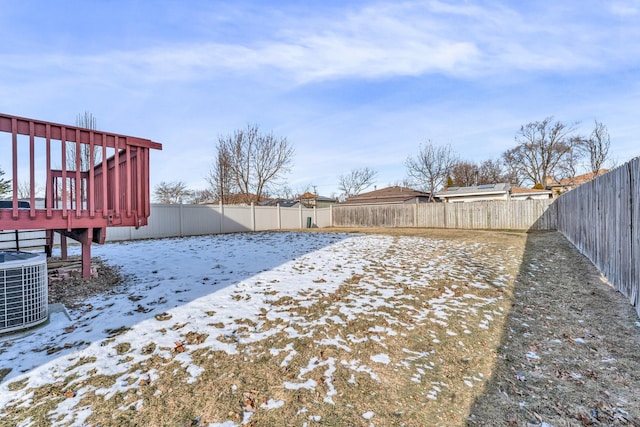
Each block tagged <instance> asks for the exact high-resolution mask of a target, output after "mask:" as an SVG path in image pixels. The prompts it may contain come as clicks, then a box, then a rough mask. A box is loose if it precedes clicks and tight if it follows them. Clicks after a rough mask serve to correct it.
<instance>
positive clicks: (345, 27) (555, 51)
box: [2, 1, 640, 84]
mask: <svg viewBox="0 0 640 427" xmlns="http://www.w3.org/2000/svg"><path fill="white" fill-rule="evenodd" d="M611 8H612V10H613V11H614V12H616V13H619V14H626V15H629V14H631V13H632V12H633V10H635V9H637V7H636V5H635V4H631V5H630V6H628V7H626V8H624V7H623V6H622V4H617V5H613V6H611ZM291 18H292V17H285V18H281V19H287V20H290V19H291ZM296 19H297V20H299V22H298V23H297V25H296V26H295V27H294V28H289V29H288V30H287V31H286V32H285V31H280V32H268V33H265V32H263V31H262V30H261V29H257V30H256V31H255V32H254V33H252V34H253V37H254V38H253V39H251V34H249V35H248V36H247V40H244V41H243V42H242V43H241V44H239V43H228V42H225V41H224V40H205V41H202V40H199V41H194V42H181V43H173V42H170V41H164V42H161V43H159V44H158V43H156V44H155V46H154V47H150V48H142V49H136V50H132V51H124V50H113V51H111V50H103V51H101V52H97V53H94V54H91V55H77V54H65V53H61V54H55V55H42V56H40V57H39V61H38V64H33V63H30V61H29V60H27V59H26V58H21V57H20V55H17V57H16V55H13V56H12V57H6V56H4V57H3V58H2V59H3V62H5V63H14V64H19V65H16V66H17V67H20V68H27V69H29V68H31V69H35V67H38V68H39V69H42V68H45V69H58V70H61V71H65V72H68V73H72V74H76V75H81V76H94V77H96V76H98V77H97V78H98V79H101V80H103V79H105V78H106V76H112V78H129V79H135V80H137V81H141V82H151V83H153V82H157V81H189V80H196V81H197V80H206V79H212V78H216V77H217V76H219V75H221V74H226V73H241V74H244V75H260V76H261V77H265V76H264V73H270V74H271V75H272V76H273V77H274V78H275V79H282V80H284V81H286V82H287V83H289V84H290V83H291V82H292V81H293V82H296V83H297V84H304V83H310V82H318V81H325V80H335V79H342V78H346V79H349V78H365V79H377V78H388V77H395V76H419V75H425V74H427V75H428V74H443V75H448V76H454V77H456V76H457V77H464V78H476V77H486V76H489V75H495V74H498V75H500V74H505V73H509V72H512V71H514V70H515V71H521V72H522V71H526V72H536V71H551V72H559V71H574V70H580V69H584V68H585V67H588V68H590V69H594V68H595V69H597V68H604V67H605V65H606V66H607V67H610V66H611V64H610V62H609V60H610V59H612V58H616V60H623V55H620V54H619V51H621V50H623V49H624V50H625V54H626V55H625V56H624V57H626V58H629V55H634V54H635V55H636V56H637V54H638V53H639V49H640V48H639V47H638V46H637V43H633V41H634V40H633V39H632V40H628V42H627V43H628V44H626V45H625V46H624V48H623V47H618V48H617V49H614V48H613V46H612V45H611V43H612V41H615V40H616V39H617V38H618V37H617V35H621V34H623V33H625V34H627V35H628V34H629V33H631V34H633V33H632V32H633V31H634V30H633V29H629V28H626V27H624V26H623V27H622V28H620V27H618V28H617V30H616V32H615V33H614V34H611V32H610V31H607V32H605V31H602V32H598V31H595V32H594V30H593V28H590V29H587V28H586V26H591V25H592V23H591V22H584V23H583V22H581V21H580V20H577V21H576V20H572V18H571V16H564V15H560V14H558V15H550V16H548V15H545V16H543V15H540V14H539V13H537V12H535V11H533V12H531V15H525V12H524V11H516V10H514V9H513V8H509V7H507V6H492V5H482V6H481V5H477V4H465V5H453V4H449V3H445V2H439V1H434V2H429V3H423V2H416V3H413V2H405V3H376V4H374V5H371V6H367V7H363V8H361V9H359V10H356V11H351V12H349V13H348V14H346V15H344V16H338V17H332V18H331V19H328V18H327V17H323V16H316V17H311V18H304V17H296ZM268 28H269V31H273V29H272V26H269V27H268ZM635 36H637V34H635ZM618 41H619V42H622V40H618ZM635 41H637V37H636V38H635ZM628 60H630V59H628Z"/></svg>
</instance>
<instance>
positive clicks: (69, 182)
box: [0, 113, 162, 277]
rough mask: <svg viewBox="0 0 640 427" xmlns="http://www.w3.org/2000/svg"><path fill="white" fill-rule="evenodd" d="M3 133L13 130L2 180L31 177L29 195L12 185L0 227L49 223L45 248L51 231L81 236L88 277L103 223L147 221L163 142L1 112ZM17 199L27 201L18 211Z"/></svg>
mask: <svg viewBox="0 0 640 427" xmlns="http://www.w3.org/2000/svg"><path fill="white" fill-rule="evenodd" d="M2 133H7V134H9V133H10V134H11V135H10V138H8V135H5V138H4V139H0V153H1V154H2V156H1V157H0V167H2V169H3V170H4V171H5V172H7V171H10V173H7V174H5V176H4V177H3V178H8V179H11V183H12V184H21V185H23V186H26V183H28V189H29V197H28V198H23V199H19V197H18V195H19V191H18V185H13V186H12V187H13V192H12V194H11V200H12V207H11V208H9V209H0V230H32V229H46V230H47V231H48V233H47V236H48V240H49V244H48V251H50V249H51V243H52V242H53V240H52V238H53V233H54V232H58V233H60V234H61V235H64V236H67V237H71V238H73V239H75V240H78V241H79V242H81V243H82V259H83V276H84V277H88V276H89V274H90V267H89V266H90V258H91V255H90V254H91V252H90V246H91V242H92V241H93V242H96V243H104V239H105V235H106V227H114V226H134V227H136V228H137V227H140V226H144V225H147V218H148V217H149V214H150V188H149V150H150V149H157V150H161V149H162V145H161V144H159V143H157V142H153V141H151V140H148V139H143V138H136V137H132V136H126V135H118V134H114V133H108V132H103V131H97V130H91V129H85V128H79V127H75V126H67V125H63V124H58V123H49V122H44V121H40V120H33V119H27V118H23V117H15V116H9V115H6V114H1V113H0V137H1V136H2ZM9 139H10V141H9ZM7 146H10V148H8V147H7ZM83 147H87V148H85V149H84V151H86V153H87V158H86V159H85V160H83V158H82V157H83V156H82V153H83ZM8 153H11V156H10V157H9V156H8V155H5V154H8ZM68 156H70V157H72V158H67V157H68ZM27 157H28V159H27ZM7 162H10V163H9V164H7ZM54 168H55V169H54ZM8 175H9V176H8ZM38 178H41V179H43V180H45V183H44V184H45V192H44V200H43V201H42V200H40V199H38V198H37V197H36V196H37V195H36V192H37V186H38V184H42V182H37V180H38ZM23 183H24V184H23ZM21 192H24V189H23V191H21ZM18 200H25V201H28V202H29V205H30V207H29V208H27V209H19V208H18Z"/></svg>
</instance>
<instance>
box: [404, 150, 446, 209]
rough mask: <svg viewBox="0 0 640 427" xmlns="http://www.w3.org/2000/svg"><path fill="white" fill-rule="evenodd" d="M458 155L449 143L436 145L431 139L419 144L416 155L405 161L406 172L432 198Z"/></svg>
mask: <svg viewBox="0 0 640 427" xmlns="http://www.w3.org/2000/svg"><path fill="white" fill-rule="evenodd" d="M457 161H458V157H457V155H456V154H455V153H454V152H453V150H452V149H451V146H450V145H444V146H436V145H434V144H433V143H432V142H431V141H427V142H426V143H425V144H420V151H419V153H418V155H417V156H416V157H409V158H407V161H406V167H407V173H408V175H409V176H410V177H411V178H412V179H414V180H415V182H416V183H417V184H418V185H419V186H420V187H421V188H422V189H424V190H425V191H428V192H429V198H430V200H431V201H433V200H434V193H435V191H436V189H439V188H442V187H443V186H444V184H445V183H446V180H447V176H448V175H449V173H450V172H451V169H452V168H453V166H454V165H455V164H456V163H457Z"/></svg>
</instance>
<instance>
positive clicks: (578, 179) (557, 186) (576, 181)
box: [546, 169, 609, 194]
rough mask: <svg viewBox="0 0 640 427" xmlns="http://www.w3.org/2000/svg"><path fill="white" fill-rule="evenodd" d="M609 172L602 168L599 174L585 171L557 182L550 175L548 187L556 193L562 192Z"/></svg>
mask: <svg viewBox="0 0 640 427" xmlns="http://www.w3.org/2000/svg"><path fill="white" fill-rule="evenodd" d="M607 172H609V169H600V170H599V171H598V173H597V174H595V173H593V172H589V173H584V174H582V175H578V176H574V177H573V178H564V179H561V180H560V181H558V182H555V181H554V180H553V179H551V178H550V177H547V185H546V187H547V189H548V190H552V191H553V192H554V194H562V193H565V192H567V191H569V190H573V189H574V188H576V187H579V186H581V185H582V184H584V183H585V182H589V181H591V180H592V179H593V178H596V177H598V176H600V175H604V174H605V173H607Z"/></svg>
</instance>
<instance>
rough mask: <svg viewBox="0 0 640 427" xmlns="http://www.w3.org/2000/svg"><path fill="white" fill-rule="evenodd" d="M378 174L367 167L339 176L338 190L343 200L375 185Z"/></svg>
mask: <svg viewBox="0 0 640 427" xmlns="http://www.w3.org/2000/svg"><path fill="white" fill-rule="evenodd" d="M377 175H378V172H376V171H374V170H373V169H369V168H368V167H365V168H360V169H353V170H352V171H351V172H349V173H348V174H346V175H340V178H339V183H338V189H339V190H340V191H341V192H342V195H343V196H344V198H345V199H346V198H349V197H353V196H357V195H358V194H360V193H362V192H363V191H364V190H366V189H367V188H369V187H371V186H372V185H373V184H374V183H375V179H376V176H377Z"/></svg>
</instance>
